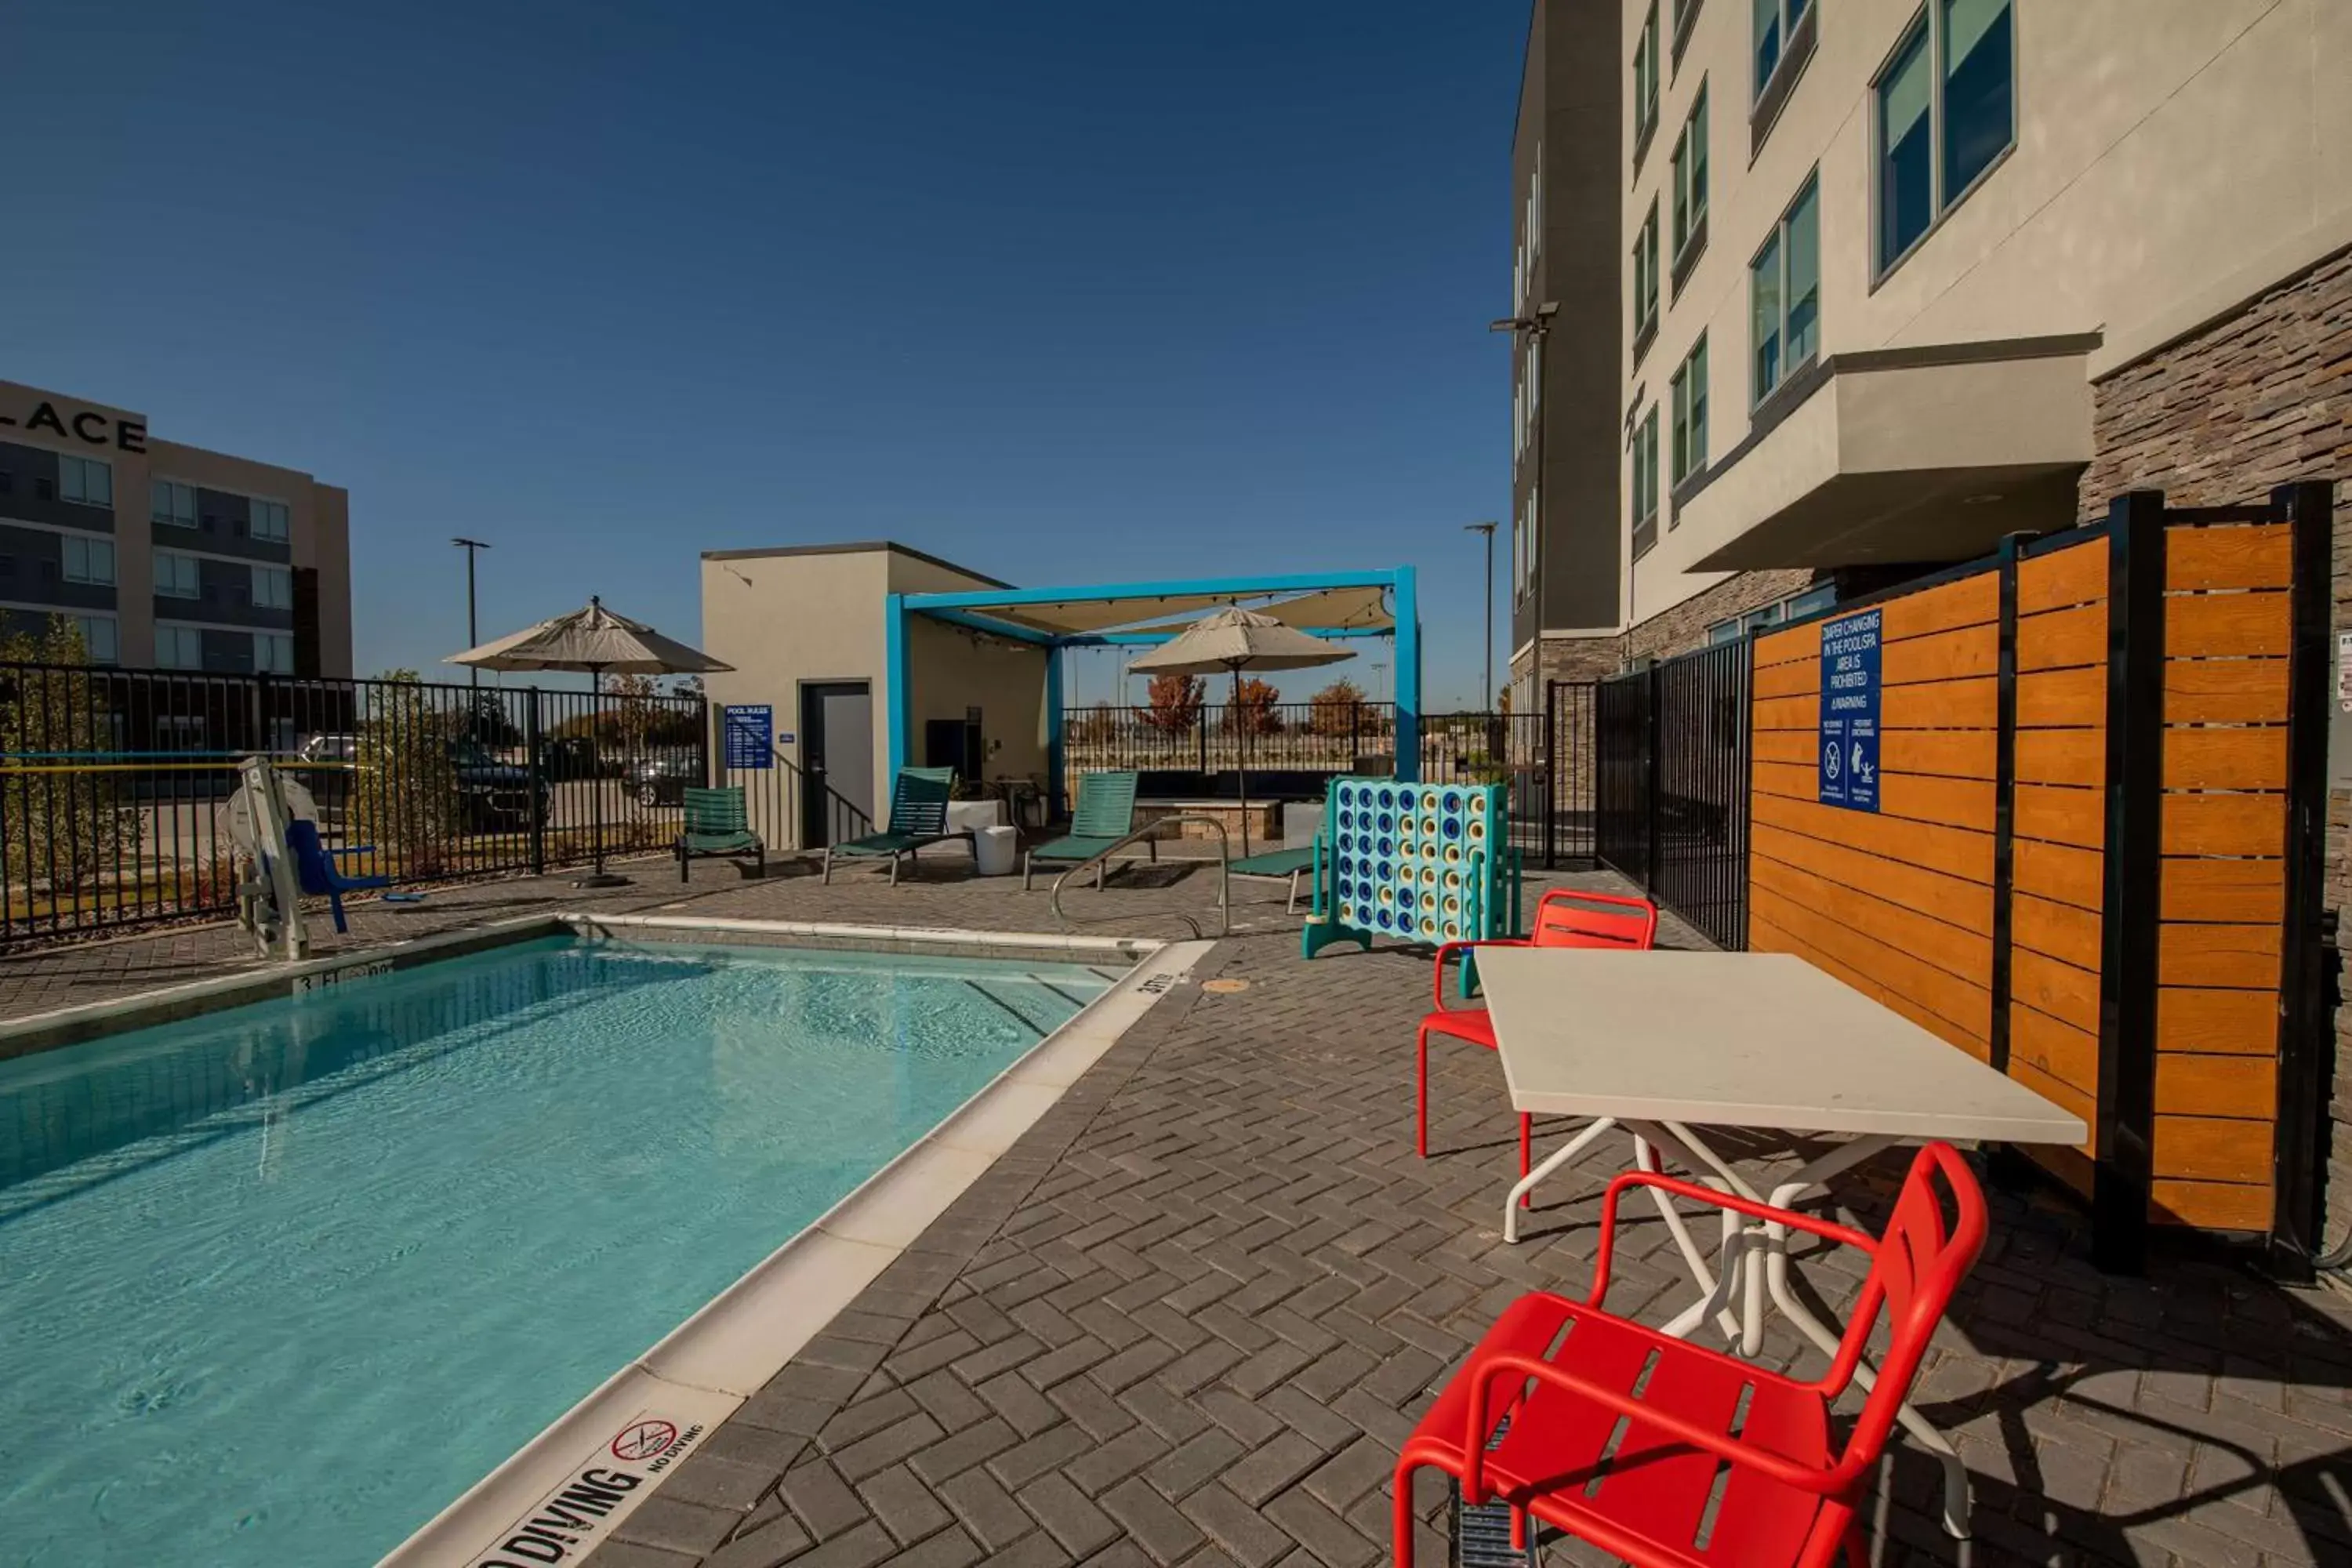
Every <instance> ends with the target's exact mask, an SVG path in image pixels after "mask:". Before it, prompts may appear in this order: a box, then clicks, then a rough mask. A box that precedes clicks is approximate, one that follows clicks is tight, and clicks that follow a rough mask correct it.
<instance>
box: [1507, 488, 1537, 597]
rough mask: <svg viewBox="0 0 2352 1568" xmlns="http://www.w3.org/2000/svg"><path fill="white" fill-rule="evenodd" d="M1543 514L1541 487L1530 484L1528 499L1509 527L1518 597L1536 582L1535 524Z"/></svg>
mask: <svg viewBox="0 0 2352 1568" xmlns="http://www.w3.org/2000/svg"><path fill="white" fill-rule="evenodd" d="M1542 516H1543V487H1541V486H1540V485H1530V486H1529V487H1528V499H1527V500H1526V501H1525V502H1524V503H1522V504H1521V505H1520V507H1519V515H1518V518H1517V521H1516V522H1515V523H1514V524H1513V525H1512V529H1511V569H1512V572H1513V574H1514V577H1515V584H1514V585H1515V587H1516V589H1517V596H1518V597H1519V598H1525V597H1527V595H1528V590H1529V589H1531V588H1533V587H1534V586H1535V582H1536V525H1537V521H1538V519H1540V518H1541V517H1542Z"/></svg>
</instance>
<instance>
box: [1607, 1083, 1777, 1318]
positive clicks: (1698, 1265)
mask: <svg viewBox="0 0 2352 1568" xmlns="http://www.w3.org/2000/svg"><path fill="white" fill-rule="evenodd" d="M1628 1125H1629V1126H1632V1127H1634V1128H1635V1129H1636V1130H1637V1131H1635V1134H1634V1138H1633V1164H1634V1167H1635V1168H1636V1169H1637V1170H1643V1171H1656V1170H1658V1169H1659V1168H1660V1167H1659V1164H1658V1160H1657V1156H1656V1151H1657V1150H1659V1149H1664V1150H1667V1151H1669V1152H1673V1153H1675V1154H1678V1155H1680V1156H1681V1157H1682V1158H1683V1159H1684V1160H1685V1161H1687V1162H1688V1163H1690V1164H1691V1165H1693V1166H1695V1167H1696V1166H1703V1165H1706V1164H1708V1163H1710V1162H1709V1161H1708V1160H1706V1159H1703V1158H1701V1157H1700V1156H1699V1155H1698V1154H1696V1152H1693V1151H1692V1150H1691V1149H1690V1147H1689V1143H1690V1142H1694V1140H1690V1139H1689V1138H1688V1136H1687V1132H1686V1131H1685V1136H1684V1137H1682V1138H1677V1137H1675V1134H1674V1132H1672V1131H1667V1130H1666V1129H1665V1128H1664V1127H1662V1126H1660V1125H1658V1124H1656V1123H1654V1122H1646V1121H1645V1122H1633V1123H1628ZM1677 1131H1684V1130H1679V1129H1678V1130H1677ZM1699 1179H1700V1180H1701V1181H1703V1182H1705V1183H1706V1184H1707V1185H1709V1186H1713V1187H1721V1186H1723V1184H1724V1183H1725V1181H1726V1180H1729V1181H1731V1182H1734V1183H1737V1182H1738V1176H1736V1175H1733V1176H1729V1177H1728V1178H1727V1177H1725V1176H1723V1175H1703V1176H1701V1177H1700V1178H1699ZM1650 1201H1651V1202H1652V1203H1654V1204H1655V1205H1657V1209H1658V1217H1659V1218H1660V1219H1662V1220H1664V1222H1665V1226H1666V1232H1667V1234H1668V1235H1670V1236H1672V1237H1674V1239H1675V1247H1676V1248H1677V1249H1678V1250H1679V1251H1680V1252H1681V1253H1682V1255H1683V1267H1684V1268H1685V1269H1687V1270H1689V1272H1690V1277H1691V1279H1692V1280H1693V1281H1694V1282H1696V1284H1697V1286H1698V1288H1699V1298H1700V1299H1699V1300H1697V1301H1696V1302H1695V1303H1694V1304H1692V1305H1691V1306H1688V1307H1685V1308H1684V1309H1683V1310H1682V1311H1681V1312H1679V1313H1677V1314H1676V1315H1675V1319H1674V1321H1672V1322H1669V1323H1668V1324H1666V1326H1665V1327H1664V1329H1662V1330H1660V1332H1661V1333H1664V1334H1666V1335H1668V1336H1670V1337H1672V1338H1674V1339H1678V1340H1679V1339H1685V1338H1687V1337H1688V1336H1689V1334H1690V1332H1691V1331H1692V1330H1694V1329H1696V1328H1697V1327H1698V1326H1699V1325H1700V1324H1701V1323H1703V1322H1706V1321H1707V1320H1708V1319H1709V1318H1713V1319H1714V1320H1715V1321H1716V1326H1717V1328H1719V1329H1721V1330H1722V1331H1723V1337H1724V1338H1725V1339H1727V1340H1737V1339H1738V1336H1739V1321H1738V1319H1737V1318H1735V1317H1733V1316H1732V1315H1731V1313H1730V1311H1729V1310H1728V1304H1729V1302H1730V1300H1731V1292H1732V1289H1733V1287H1734V1285H1735V1284H1736V1283H1737V1281H1738V1279H1739V1278H1740V1269H1739V1263H1740V1259H1741V1258H1742V1257H1743V1256H1744V1254H1745V1252H1746V1250H1747V1242H1746V1237H1745V1235H1744V1233H1743V1230H1742V1226H1741V1225H1740V1222H1739V1216H1738V1215H1735V1214H1733V1213H1731V1212H1730V1211H1729V1210H1728V1209H1726V1210H1724V1211H1722V1217H1723V1237H1722V1240H1721V1242H1720V1243H1719V1245H1718V1247H1717V1251H1718V1253H1719V1254H1720V1255H1721V1259H1720V1262H1719V1264H1718V1266H1717V1267H1718V1268H1719V1270H1720V1271H1719V1272H1710V1271H1709V1269H1708V1268H1707V1266H1706V1260H1705V1259H1703V1258H1700V1257H1699V1254H1698V1247H1697V1245H1696V1243H1695V1242H1693V1241H1692V1240H1691V1235H1690V1231H1689V1229H1688V1228H1687V1227H1686V1226H1685V1224H1684V1222H1683V1216H1682V1214H1681V1213H1680V1211H1678V1210H1677V1209H1676V1208H1675V1205H1674V1200H1673V1199H1671V1198H1669V1197H1668V1196H1666V1194H1664V1193H1662V1192H1660V1191H1658V1190H1657V1189H1656V1188H1655V1187H1653V1188H1651V1189H1650ZM1751 1272H1752V1270H1751Z"/></svg>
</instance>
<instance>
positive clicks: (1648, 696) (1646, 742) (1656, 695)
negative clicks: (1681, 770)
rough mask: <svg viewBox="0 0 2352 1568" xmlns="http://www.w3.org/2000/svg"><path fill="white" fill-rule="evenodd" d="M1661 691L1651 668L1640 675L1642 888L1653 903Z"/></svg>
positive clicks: (1654, 668) (1662, 684)
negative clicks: (1643, 824)
mask: <svg viewBox="0 0 2352 1568" xmlns="http://www.w3.org/2000/svg"><path fill="white" fill-rule="evenodd" d="M1664 690H1665V681H1664V677H1663V675H1662V673H1661V670H1660V667H1659V666H1657V665H1652V666H1650V668H1648V669H1646V670H1644V671H1643V674H1642V795H1643V800H1642V811H1643V822H1644V823H1645V826H1643V830H1642V887H1643V891H1645V892H1647V893H1648V894H1649V895H1650V896H1651V897H1652V898H1653V899H1654V898H1656V897H1657V891H1658V773H1659V771H1660V770H1659V767H1658V708H1659V705H1660V702H1661V700H1662V699H1663V697H1664Z"/></svg>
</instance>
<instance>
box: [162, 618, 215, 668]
mask: <svg viewBox="0 0 2352 1568" xmlns="http://www.w3.org/2000/svg"><path fill="white" fill-rule="evenodd" d="M155 664H156V667H157V668H162V669H202V668H204V667H205V634H204V633H203V632H201V631H199V630H197V629H196V628H195V627H194V626H165V625H163V624H162V623H161V622H158V623H157V625H156V626H155Z"/></svg>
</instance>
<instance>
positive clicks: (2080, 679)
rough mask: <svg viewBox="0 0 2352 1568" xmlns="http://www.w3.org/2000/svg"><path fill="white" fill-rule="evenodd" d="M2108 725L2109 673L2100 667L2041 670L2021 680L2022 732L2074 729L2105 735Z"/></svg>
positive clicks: (2019, 705) (2019, 703)
mask: <svg viewBox="0 0 2352 1568" xmlns="http://www.w3.org/2000/svg"><path fill="white" fill-rule="evenodd" d="M2106 723H2107V672H2106V671H2105V670H2104V669H2102V668H2099V667H2097V666H2096V665H2086V666H2084V667H2083V668H2080V669H2041V670H2036V671H2034V672H2033V673H2032V674H2031V675H2021V676H2019V677H2018V678H2017V725H2018V728H2019V729H2021V730H2043V729H2053V728H2056V727H2059V726H2065V725H2072V726H2078V727H2081V728H2084V729H2089V730H2095V731H2103V732H2104V731H2105V728H2106Z"/></svg>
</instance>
